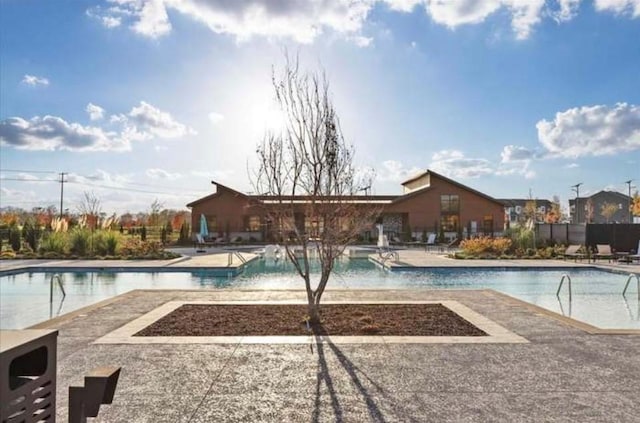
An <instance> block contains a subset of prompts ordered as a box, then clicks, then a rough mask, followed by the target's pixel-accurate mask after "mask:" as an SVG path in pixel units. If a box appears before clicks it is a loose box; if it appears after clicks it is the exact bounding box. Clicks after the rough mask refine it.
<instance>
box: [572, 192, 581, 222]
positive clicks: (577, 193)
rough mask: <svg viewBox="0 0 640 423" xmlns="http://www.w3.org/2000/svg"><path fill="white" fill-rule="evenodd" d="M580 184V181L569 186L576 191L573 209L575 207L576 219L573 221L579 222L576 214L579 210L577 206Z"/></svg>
mask: <svg viewBox="0 0 640 423" xmlns="http://www.w3.org/2000/svg"><path fill="white" fill-rule="evenodd" d="M580 185H582V182H578V183H577V184H575V185H572V186H571V189H572V190H573V191H575V192H576V205H575V209H576V212H575V218H576V221H575V222H574V223H580V218H579V214H578V211H579V210H580V208H579V207H578V200H579V199H580Z"/></svg>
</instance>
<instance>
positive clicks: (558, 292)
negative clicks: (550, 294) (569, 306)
mask: <svg viewBox="0 0 640 423" xmlns="http://www.w3.org/2000/svg"><path fill="white" fill-rule="evenodd" d="M565 279H567V280H568V281H569V301H571V276H569V275H568V274H566V273H565V274H564V275H562V278H561V279H560V284H559V285H558V290H557V291H556V297H560V289H561V288H562V283H563V282H564V280H565Z"/></svg>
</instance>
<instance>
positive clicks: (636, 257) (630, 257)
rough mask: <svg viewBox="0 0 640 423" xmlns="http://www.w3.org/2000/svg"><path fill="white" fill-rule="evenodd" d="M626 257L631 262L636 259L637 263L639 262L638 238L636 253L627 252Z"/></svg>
mask: <svg viewBox="0 0 640 423" xmlns="http://www.w3.org/2000/svg"><path fill="white" fill-rule="evenodd" d="M627 258H628V259H629V261H630V262H633V261H634V260H638V263H640V240H638V248H636V253H635V254H629V255H628V256H627Z"/></svg>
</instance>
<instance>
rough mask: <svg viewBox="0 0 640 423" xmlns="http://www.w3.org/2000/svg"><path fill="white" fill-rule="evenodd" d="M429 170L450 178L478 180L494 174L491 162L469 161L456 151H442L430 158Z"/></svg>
mask: <svg viewBox="0 0 640 423" xmlns="http://www.w3.org/2000/svg"><path fill="white" fill-rule="evenodd" d="M431 159H432V161H431V164H430V165H429V168H430V169H433V170H434V171H436V172H438V173H442V174H443V175H445V176H448V177H451V178H454V179H456V178H463V179H466V178H478V177H480V176H484V175H490V174H492V173H494V169H493V168H492V166H491V162H489V161H488V160H486V159H471V158H467V157H465V156H464V153H462V152H461V151H457V150H442V151H439V152H436V153H434V154H433V156H432V158H431Z"/></svg>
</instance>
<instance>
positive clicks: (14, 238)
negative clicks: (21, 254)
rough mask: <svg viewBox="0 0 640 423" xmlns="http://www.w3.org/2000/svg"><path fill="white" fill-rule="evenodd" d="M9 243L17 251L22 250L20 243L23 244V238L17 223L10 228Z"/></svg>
mask: <svg viewBox="0 0 640 423" xmlns="http://www.w3.org/2000/svg"><path fill="white" fill-rule="evenodd" d="M9 244H10V245H11V249H12V250H13V251H15V252H18V251H20V244H22V238H21V235H20V229H19V228H18V225H16V224H15V223H14V224H13V225H11V227H10V228H9Z"/></svg>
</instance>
